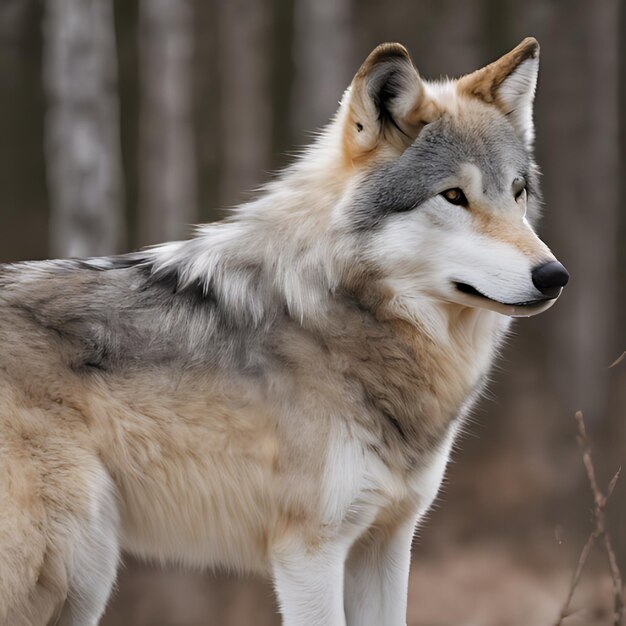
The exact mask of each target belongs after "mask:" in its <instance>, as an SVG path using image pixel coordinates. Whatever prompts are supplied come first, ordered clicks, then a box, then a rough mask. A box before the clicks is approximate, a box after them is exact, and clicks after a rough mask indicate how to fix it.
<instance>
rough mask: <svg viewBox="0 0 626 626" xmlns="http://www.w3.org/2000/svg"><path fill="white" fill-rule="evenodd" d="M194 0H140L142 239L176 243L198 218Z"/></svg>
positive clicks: (140, 224)
mask: <svg viewBox="0 0 626 626" xmlns="http://www.w3.org/2000/svg"><path fill="white" fill-rule="evenodd" d="M192 20H193V6H192V3H191V0H140V3H139V76H140V89H141V95H140V98H141V102H140V123H139V136H140V137H139V159H140V163H139V238H140V241H141V243H143V244H153V243H157V242H160V241H164V240H167V239H178V238H181V237H184V236H186V235H187V234H188V231H189V225H190V224H192V223H194V222H195V221H196V219H197V207H196V160H195V153H194V141H193V87H192V76H193V28H192V27H193V22H192Z"/></svg>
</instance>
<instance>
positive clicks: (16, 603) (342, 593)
mask: <svg viewBox="0 0 626 626" xmlns="http://www.w3.org/2000/svg"><path fill="white" fill-rule="evenodd" d="M537 68H538V45H537V43H536V42H535V41H534V40H533V39H527V40H525V41H524V42H522V43H521V44H520V45H519V46H518V47H517V48H516V49H515V50H513V51H512V52H511V53H509V54H508V55H505V56H504V57H503V58H502V59H500V60H499V61H497V62H496V63H494V64H492V65H490V66H487V67H486V68H484V69H482V70H479V71H478V72H476V73H474V74H471V75H469V76H466V77H464V78H462V79H460V80H458V81H452V80H450V81H445V82H440V83H427V82H426V81H423V80H422V79H421V78H420V77H419V75H418V74H417V72H416V70H415V69H414V68H413V65H412V63H411V61H410V59H409V57H408V55H407V53H406V51H405V50H404V48H402V46H399V45H397V44H386V45H383V46H380V47H379V48H377V49H376V50H375V51H374V52H373V53H372V54H371V55H370V57H368V59H367V60H366V62H365V63H364V65H363V66H362V67H361V69H360V70H359V72H358V73H357V75H356V76H355V79H354V81H353V83H352V85H351V86H350V88H349V89H348V91H347V92H346V94H345V96H344V98H343V101H342V104H341V107H340V109H339V111H338V113H337V116H336V118H335V119H334V120H333V121H332V122H331V123H330V125H329V126H328V127H327V128H326V129H325V131H324V132H323V133H322V135H321V137H320V138H319V140H318V141H317V143H316V144H315V145H313V146H312V147H311V148H310V149H309V150H308V151H307V152H306V153H305V154H304V155H303V156H302V158H300V159H299V160H298V161H297V162H296V163H295V164H294V165H293V166H292V167H291V168H290V169H288V170H287V171H286V172H285V173H284V174H283V175H282V176H280V178H278V179H277V180H276V181H275V182H272V183H271V184H270V185H269V186H268V187H267V188H266V189H265V190H264V192H263V193H262V194H261V195H260V197H259V199H257V200H255V201H254V202H252V203H249V204H247V205H244V206H242V207H240V208H239V209H237V210H236V212H235V213H234V214H233V216H232V217H231V218H230V219H228V220H226V221H224V222H221V223H217V224H211V225H208V226H204V227H202V228H200V229H199V230H198V232H197V234H196V235H195V237H193V238H192V239H191V240H189V241H183V242H175V243H168V244H164V245H162V246H159V247H156V248H153V249H149V250H146V251H143V252H139V253H135V254H131V255H126V256H121V257H114V258H101V259H90V260H84V261H80V260H66V261H46V262H32V263H19V264H16V265H11V266H6V267H4V268H3V269H2V270H1V272H0V309H1V315H0V345H1V346H2V347H1V349H0V624H4V625H7V626H9V625H10V626H32V625H40V624H41V625H43V624H53V623H59V624H64V625H73V626H76V625H93V624H96V623H97V622H98V620H99V618H100V616H101V614H102V612H103V611H104V608H105V605H106V602H107V598H108V596H109V594H110V592H111V589H112V586H113V583H114V581H115V576H116V569H117V566H118V560H119V555H120V552H121V551H122V550H124V551H127V552H130V553H133V554H136V555H139V556H140V557H145V558H148V559H156V560H159V561H174V562H180V563H183V564H186V565H190V566H196V567H211V566H225V567H228V568H234V569H236V570H242V571H244V570H245V571H249V570H253V571H260V572H265V573H267V574H270V575H272V576H273V578H274V581H275V586H276V590H277V594H278V599H279V603H280V607H281V611H282V614H283V618H284V623H285V624H287V625H289V626H296V625H298V626H302V625H305V624H306V625H308V626H314V625H316V626H345V625H346V624H349V625H350V626H367V625H372V626H374V625H376V626H382V625H384V626H399V625H401V624H404V623H405V620H406V618H405V613H406V589H407V578H408V570H409V561H410V546H411V540H412V536H413V531H414V528H415V526H416V523H417V522H418V520H419V519H420V518H421V517H422V515H423V514H424V513H425V511H426V510H427V509H428V508H429V506H430V505H431V503H432V501H433V499H434V497H435V495H436V493H437V490H438V487H439V484H440V482H441V479H442V476H443V473H444V469H445V466H446V462H447V459H448V455H449V452H450V448H451V445H452V442H453V440H454V436H455V433H456V432H457V430H458V428H459V425H460V423H461V422H462V420H463V417H464V415H465V414H466V413H467V410H468V409H469V407H470V406H471V404H472V402H473V401H474V400H475V398H476V397H477V395H478V394H479V393H480V390H481V388H482V386H483V384H484V381H485V376H486V375H487V372H488V370H489V367H490V364H491V362H492V359H493V357H494V355H495V353H496V350H497V348H498V345H499V343H500V341H501V340H502V337H503V334H504V332H505V331H506V328H507V326H508V323H509V317H508V316H510V315H530V314H533V313H537V312H539V311H541V310H544V309H545V308H547V307H548V306H550V305H551V304H552V303H553V302H554V300H555V298H556V296H557V295H558V292H559V291H560V286H561V285H556V283H555V280H556V279H555V278H554V276H552V283H553V284H552V285H548V286H546V281H545V280H544V281H543V283H541V285H540V284H539V282H538V279H537V274H536V271H535V270H536V268H537V267H542V266H546V265H549V264H552V265H551V267H552V268H554V267H555V265H554V264H555V263H556V265H559V264H558V263H557V262H556V261H555V259H554V257H553V256H552V254H551V253H550V251H549V250H548V248H547V247H546V246H545V244H543V243H542V242H541V241H540V240H539V239H538V238H537V236H536V235H535V233H534V231H533V228H532V223H533V221H534V218H535V217H536V214H537V208H538V203H539V195H538V189H537V173H536V167H535V164H534V162H533V158H532V150H531V148H532V134H533V131H532V100H533V95H534V90H535V81H536V77H537ZM459 194H460V195H459ZM563 271H564V269H563ZM544 274H545V272H544ZM556 282H559V281H556ZM560 282H561V283H563V280H561V281H560ZM550 288H552V291H550V292H549V293H548V290H549V289H550ZM546 294H548V295H546Z"/></svg>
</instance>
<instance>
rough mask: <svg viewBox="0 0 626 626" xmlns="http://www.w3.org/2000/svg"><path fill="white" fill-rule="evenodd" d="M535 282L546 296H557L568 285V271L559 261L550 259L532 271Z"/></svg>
mask: <svg viewBox="0 0 626 626" xmlns="http://www.w3.org/2000/svg"><path fill="white" fill-rule="evenodd" d="M532 278H533V284H534V285H535V287H537V289H539V291H541V293H542V294H543V295H544V296H548V298H556V297H557V296H558V295H559V291H561V287H565V285H567V281H568V280H569V273H568V271H567V270H566V269H565V268H564V267H563V266H562V265H561V264H560V263H559V262H558V261H548V262H547V263H544V264H543V265H539V266H537V267H536V268H535V269H534V270H533V271H532Z"/></svg>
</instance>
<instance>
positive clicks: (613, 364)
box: [609, 350, 626, 369]
mask: <svg viewBox="0 0 626 626" xmlns="http://www.w3.org/2000/svg"><path fill="white" fill-rule="evenodd" d="M624 359H626V350H624V352H622V353H621V354H620V355H619V356H618V357H617V358H616V359H615V361H613V363H611V365H609V369H611V368H612V367H615V366H616V365H619V364H620V363H621V362H622V361H623V360H624Z"/></svg>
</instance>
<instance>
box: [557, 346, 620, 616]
mask: <svg viewBox="0 0 626 626" xmlns="http://www.w3.org/2000/svg"><path fill="white" fill-rule="evenodd" d="M625 354H626V353H625ZM622 357H623V355H622ZM619 360H621V359H618V361H616V362H615V363H614V365H617V363H618V362H619ZM575 417H576V422H577V423H578V436H577V440H578V446H579V448H580V451H581V454H582V457H583V464H584V466H585V470H586V472H587V478H588V479H589V485H590V487H591V491H592V493H593V500H594V504H595V506H594V520H595V528H594V529H593V531H592V532H591V534H590V535H589V539H587V542H586V543H585V545H584V547H583V549H582V551H581V553H580V557H579V559H578V565H577V566H576V571H575V572H574V575H573V576H572V581H571V583H570V588H569V592H568V594H567V598H566V600H565V603H564V604H563V608H562V609H561V614H560V616H559V620H558V622H557V626H560V625H561V624H562V622H563V619H564V618H565V617H567V614H568V610H569V605H570V602H571V601H572V597H573V596H574V591H575V590H576V586H577V585H578V581H579V580H580V576H581V574H582V571H583V568H584V567H585V563H586V562H587V557H588V556H589V553H590V552H591V548H592V547H593V544H594V543H595V541H596V539H597V538H598V537H600V536H601V537H602V539H603V542H604V549H605V551H606V554H607V557H608V559H609V568H610V570H611V580H612V582H613V626H623V623H624V596H623V591H622V590H623V586H622V575H621V573H620V570H619V566H618V564H617V559H616V557H615V552H614V551H613V546H612V545H611V538H610V537H609V533H608V531H607V529H606V518H605V516H604V509H605V507H606V504H607V502H608V500H609V498H610V497H611V494H612V493H613V490H614V489H615V484H616V483H617V479H618V478H619V475H620V472H621V468H620V469H618V470H617V472H616V473H615V475H614V476H613V478H611V481H610V482H609V484H608V487H607V490H606V495H604V494H603V493H602V492H601V491H600V488H599V487H598V481H597V479H596V471H595V467H594V465H593V459H592V457H591V445H590V441H589V437H588V436H587V430H586V429H585V421H584V418H583V414H582V412H581V411H577V412H576V415H575Z"/></svg>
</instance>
